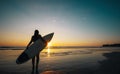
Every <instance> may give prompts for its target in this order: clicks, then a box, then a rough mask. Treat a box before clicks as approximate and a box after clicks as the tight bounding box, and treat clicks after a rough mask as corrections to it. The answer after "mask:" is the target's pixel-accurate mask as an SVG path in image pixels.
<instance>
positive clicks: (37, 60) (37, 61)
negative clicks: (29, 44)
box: [36, 54, 40, 73]
mask: <svg viewBox="0 0 120 74" xmlns="http://www.w3.org/2000/svg"><path fill="white" fill-rule="evenodd" d="M39 59H40V58H39V54H38V55H37V56H36V73H37V72H38V65H39Z"/></svg>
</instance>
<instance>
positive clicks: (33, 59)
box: [32, 57, 35, 72]
mask: <svg viewBox="0 0 120 74" xmlns="http://www.w3.org/2000/svg"><path fill="white" fill-rule="evenodd" d="M34 66H35V57H34V58H32V72H34Z"/></svg>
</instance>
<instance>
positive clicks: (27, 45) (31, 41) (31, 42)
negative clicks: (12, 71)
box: [26, 38, 32, 49]
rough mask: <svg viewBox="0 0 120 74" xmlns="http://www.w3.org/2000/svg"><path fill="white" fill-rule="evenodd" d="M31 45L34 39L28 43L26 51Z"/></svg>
mask: <svg viewBox="0 0 120 74" xmlns="http://www.w3.org/2000/svg"><path fill="white" fill-rule="evenodd" d="M31 43H32V38H31V40H30V42H29V43H28V45H27V47H26V49H28V47H29V45H30V44H31Z"/></svg>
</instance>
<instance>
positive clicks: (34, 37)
mask: <svg viewBox="0 0 120 74" xmlns="http://www.w3.org/2000/svg"><path fill="white" fill-rule="evenodd" d="M38 39H41V40H42V41H43V42H45V43H47V42H46V41H45V40H44V39H43V38H42V36H41V35H40V34H39V31H38V30H35V31H34V35H33V36H32V38H31V40H30V42H29V44H28V45H27V49H28V48H29V46H30V44H31V43H32V42H35V41H36V40H38ZM31 54H32V53H31ZM39 54H40V52H39ZM39 54H37V55H36V56H35V57H33V58H32V74H34V69H35V67H34V66H35V58H36V74H38V64H39V59H40V58H39Z"/></svg>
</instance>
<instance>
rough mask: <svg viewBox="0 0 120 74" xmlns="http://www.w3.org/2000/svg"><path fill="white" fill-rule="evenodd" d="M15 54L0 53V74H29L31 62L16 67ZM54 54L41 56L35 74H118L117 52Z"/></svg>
mask: <svg viewBox="0 0 120 74" xmlns="http://www.w3.org/2000/svg"><path fill="white" fill-rule="evenodd" d="M19 51H20V52H19V53H21V52H22V51H21V50H19ZM60 51H61V50H60ZM60 51H59V52H60ZM3 52H4V53H3ZM15 52H18V50H12V51H11V50H9V51H0V53H1V54H0V55H1V56H0V74H31V71H32V69H31V67H32V66H31V61H29V62H27V63H25V64H22V65H16V64H15V62H14V61H15V59H16V56H18V53H15ZM56 52H57V51H56ZM56 52H54V53H52V52H51V55H49V56H45V55H46V52H43V53H42V54H41V60H40V61H41V62H40V65H39V73H37V74H120V51H118V50H115V49H114V50H107V49H106V50H101V49H100V50H98V49H92V50H91V49H89V51H88V50H84V49H80V51H79V50H78V49H77V50H73V49H72V53H71V52H70V51H69V50H66V52H60V53H58V52H57V53H56ZM2 56H5V57H7V58H4V57H2ZM34 74H36V73H34Z"/></svg>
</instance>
